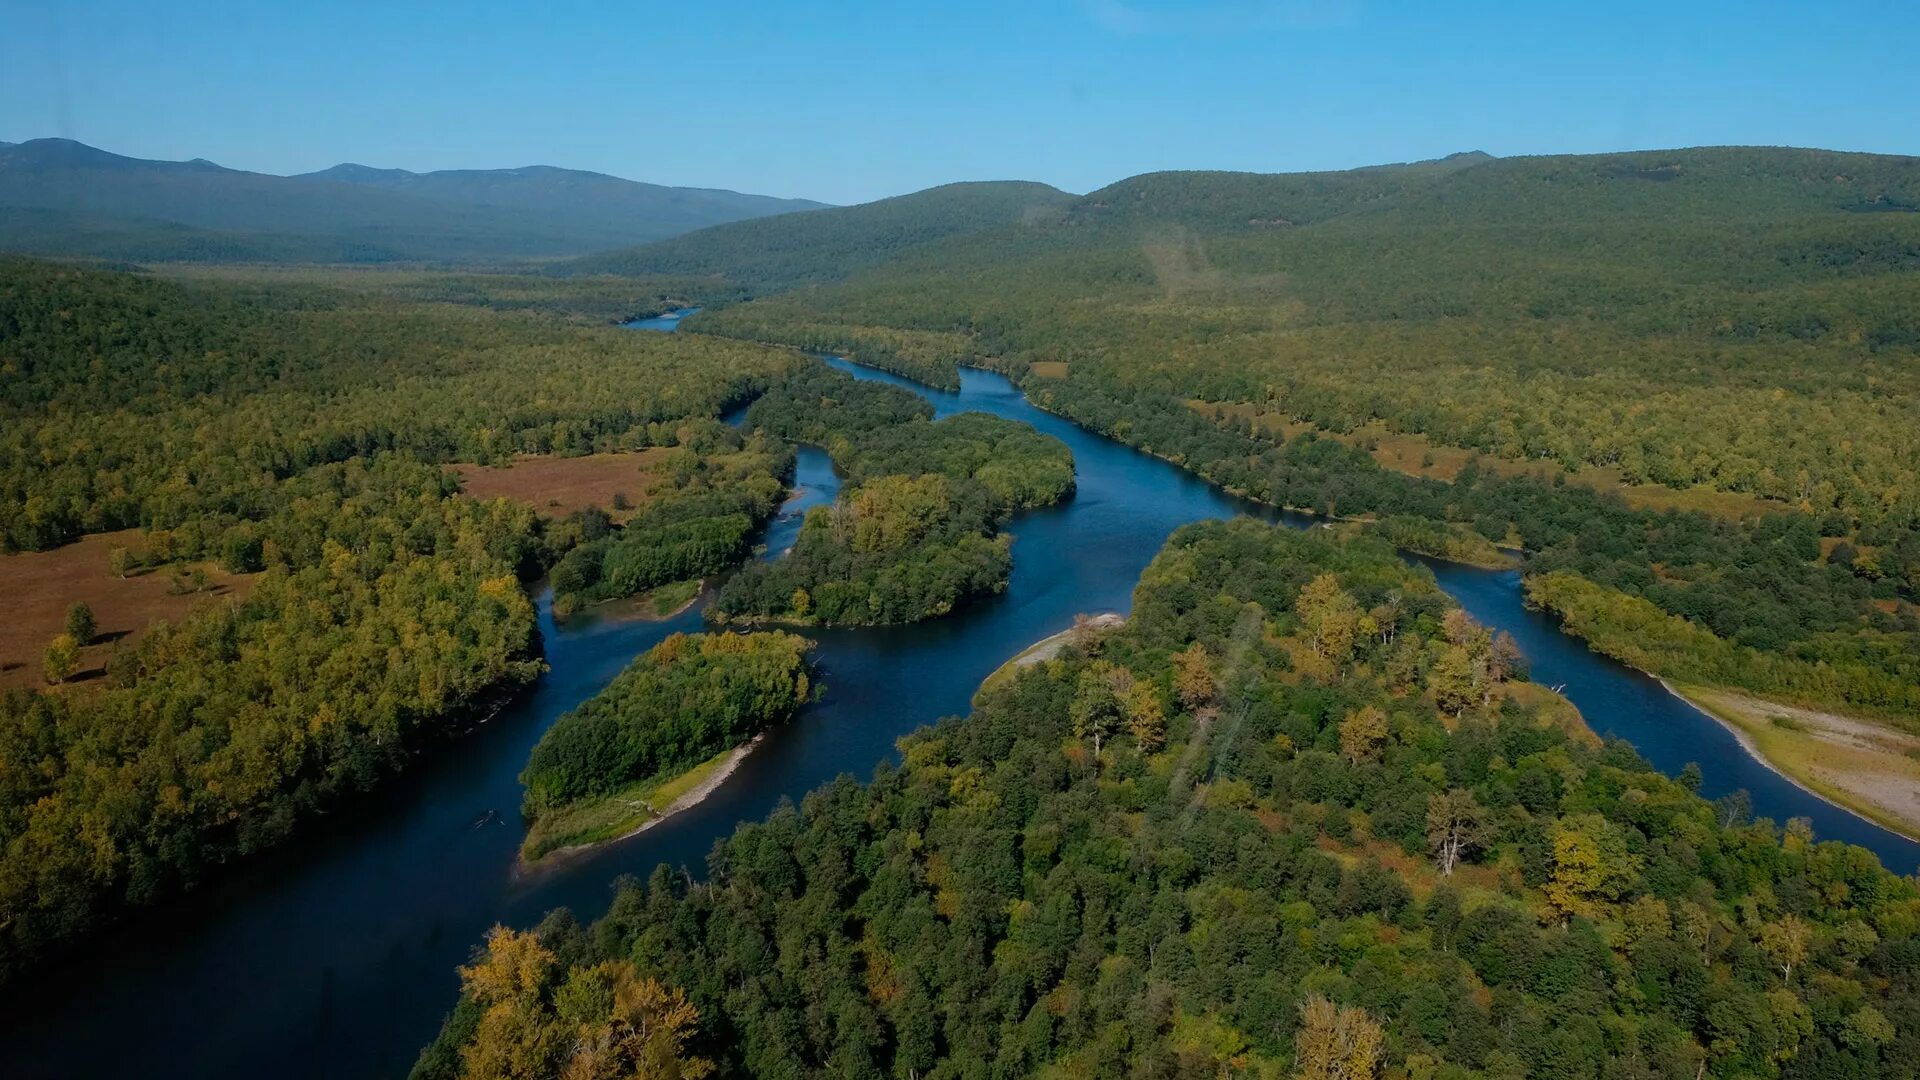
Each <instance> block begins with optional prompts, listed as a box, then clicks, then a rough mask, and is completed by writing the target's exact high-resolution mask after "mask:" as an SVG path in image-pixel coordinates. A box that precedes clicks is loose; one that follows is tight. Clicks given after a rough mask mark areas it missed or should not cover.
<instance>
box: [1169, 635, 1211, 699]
mask: <svg viewBox="0 0 1920 1080" xmlns="http://www.w3.org/2000/svg"><path fill="white" fill-rule="evenodd" d="M1173 692H1174V695H1175V696H1176V697H1178V698H1179V699H1180V706H1181V708H1184V709H1186V710H1187V711H1188V712H1196V711H1198V710H1200V709H1203V708H1205V707H1206V706H1208V705H1211V704H1213V698H1214V694H1215V688H1214V678H1213V662H1212V661H1211V660H1210V659H1209V658H1208V657H1207V649H1206V646H1204V645H1202V644H1200V643H1199V642H1197V641H1196V642H1194V643H1193V644H1191V645H1189V646H1187V647H1186V648H1185V649H1183V650H1181V651H1180V652H1177V653H1174V654H1173Z"/></svg>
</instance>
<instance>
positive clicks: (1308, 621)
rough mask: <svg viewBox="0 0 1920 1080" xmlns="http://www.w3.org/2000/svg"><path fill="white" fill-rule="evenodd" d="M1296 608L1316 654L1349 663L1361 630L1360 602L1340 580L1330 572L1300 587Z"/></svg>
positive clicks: (1337, 661)
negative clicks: (1358, 602) (1356, 637)
mask: <svg viewBox="0 0 1920 1080" xmlns="http://www.w3.org/2000/svg"><path fill="white" fill-rule="evenodd" d="M1294 610H1295V611H1296V612H1298V613H1299V615H1300V622H1301V625H1302V626H1303V627H1304V628H1305V629H1306V632H1307V640H1308V641H1310V642H1311V643H1312V645H1313V653H1314V655H1315V656H1318V657H1320V658H1321V659H1323V660H1326V661H1329V662H1330V663H1333V664H1335V665H1339V664H1344V663H1346V661H1347V659H1348V658H1349V657H1351V656H1352V655H1353V646H1354V639H1355V636H1356V635H1357V634H1358V633H1359V631H1360V605H1359V604H1357V603H1355V602H1354V599H1353V597H1352V596H1351V595H1350V594H1349V593H1348V592H1347V591H1346V590H1345V589H1343V588H1341V587H1340V579H1339V578H1338V577H1336V576H1335V575H1333V574H1331V573H1328V574H1321V575H1320V576H1319V577H1316V578H1314V579H1313V580H1312V581H1309V582H1307V583H1306V584H1305V585H1303V586H1301V587H1300V595H1299V597H1298V598H1296V599H1295V601H1294Z"/></svg>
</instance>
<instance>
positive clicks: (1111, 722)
mask: <svg viewBox="0 0 1920 1080" xmlns="http://www.w3.org/2000/svg"><path fill="white" fill-rule="evenodd" d="M1116 684H1120V685H1124V686H1125V687H1126V689H1127V690H1131V689H1132V687H1133V673H1132V672H1129V671H1127V669H1125V668H1121V667H1115V666H1114V665H1113V664H1111V663H1108V662H1107V661H1105V660H1095V661H1094V662H1093V663H1091V664H1089V665H1087V668H1086V670H1084V671H1082V672H1081V673H1080V677H1079V679H1078V680H1076V681H1075V683H1074V688H1073V700H1072V701H1070V702H1069V703H1068V705H1067V710H1068V714H1069V715H1070V716H1071V717H1072V719H1073V734H1074V737H1075V738H1077V739H1086V740H1088V741H1090V742H1092V743H1093V753H1094V756H1096V757H1098V756H1099V754H1100V748H1101V746H1102V744H1104V743H1105V742H1106V739H1107V736H1109V735H1111V734H1112V733H1113V729H1114V728H1115V727H1116V726H1117V725H1118V724H1119V722H1120V696H1119V694H1118V693H1116V692H1115V687H1116Z"/></svg>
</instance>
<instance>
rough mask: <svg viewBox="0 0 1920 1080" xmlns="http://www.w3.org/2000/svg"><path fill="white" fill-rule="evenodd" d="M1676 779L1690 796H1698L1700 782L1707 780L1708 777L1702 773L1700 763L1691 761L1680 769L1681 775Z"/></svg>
mask: <svg viewBox="0 0 1920 1080" xmlns="http://www.w3.org/2000/svg"><path fill="white" fill-rule="evenodd" d="M1676 779H1678V780H1679V781H1680V786H1681V787H1683V788H1686V789H1687V791H1688V792H1689V793H1690V794H1696V795H1697V794H1699V792H1700V782H1701V781H1702V780H1705V779H1706V775H1705V774H1704V773H1702V772H1701V771H1700V763H1699V762H1697V761H1689V762H1687V763H1686V764H1685V765H1683V766H1681V767H1680V775H1679V776H1678V777H1677V778H1676Z"/></svg>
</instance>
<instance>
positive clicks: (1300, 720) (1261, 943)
mask: <svg viewBox="0 0 1920 1080" xmlns="http://www.w3.org/2000/svg"><path fill="white" fill-rule="evenodd" d="M1511 659H1512V653H1511V651H1510V648H1509V647H1508V646H1507V645H1506V644H1504V643H1502V642H1500V641H1498V640H1495V639H1491V638H1489V636H1488V633H1487V631H1486V630H1485V629H1484V628H1481V627H1479V626H1477V625H1476V624H1474V623H1473V621H1472V620H1471V619H1470V618H1467V617H1466V616H1465V615H1464V614H1463V613H1461V612H1460V611H1459V610H1458V609H1457V608H1455V607H1454V606H1453V605H1452V603H1451V601H1449V600H1448V599H1447V598H1446V597H1445V595H1444V594H1442V593H1440V592H1439V590H1438V589H1437V588H1436V587H1435V585H1434V583H1433V581H1432V579H1431V577H1430V576H1429V575H1428V574H1426V573H1425V572H1424V571H1421V570H1417V569H1412V568H1409V567H1408V566H1407V565H1405V564H1404V563H1402V562H1401V561H1400V560H1398V559H1397V558H1395V557H1394V555H1393V553H1392V552H1391V550H1390V549H1388V548H1386V547H1385V546H1384V545H1382V544H1380V543H1378V542H1377V541H1368V540H1342V539H1340V538H1336V537H1333V536H1329V535H1327V534H1325V533H1324V532H1323V531H1315V532H1310V533H1296V532H1290V531H1288V530H1285V529H1280V528H1272V527H1268V526H1265V525H1262V524H1259V523H1257V522H1253V521H1249V520H1245V519H1242V520H1240V521H1236V522H1231V523H1205V524H1200V525H1193V526H1188V527H1186V528H1184V529H1182V530H1180V531H1179V532H1177V533H1176V534H1175V535H1174V537H1173V538H1172V539H1171V540H1170V541H1169V542H1168V544H1167V546H1166V548H1165V549H1164V550H1163V551H1162V552H1161V554H1160V556H1159V557H1158V558H1157V559H1156V560H1155V562H1154V563H1153V565H1152V566H1150V567H1149V568H1148V570H1147V571H1146V573H1145V574H1144V575H1143V576H1142V579H1141V582H1140V585H1139V588H1138V590H1137V592H1136V595H1135V600H1134V615H1133V617H1132V619H1131V620H1130V622H1129V623H1128V625H1127V626H1126V628H1125V629H1124V630H1122V631H1119V632H1117V633H1114V634H1111V635H1108V636H1104V637H1098V638H1095V639H1092V640H1091V641H1089V642H1088V643H1087V645H1086V646H1085V647H1083V648H1075V649H1071V650H1069V651H1068V652H1067V653H1066V654H1065V655H1064V656H1062V657H1060V658H1058V659H1056V660H1053V661H1050V662H1047V663H1045V664H1041V665H1035V666H1033V667H1030V668H1027V669H1025V670H1024V671H1023V673H1022V674H1021V675H1020V676H1019V677H1018V678H1017V679H1015V680H1013V681H1012V682H1011V683H1010V684H1009V685H1007V686H1005V687H1003V688H1000V689H997V690H994V691H991V692H989V693H988V694H987V695H986V696H985V697H984V698H983V699H982V700H981V701H980V703H979V704H978V706H977V707H976V709H975V711H974V713H973V714H972V715H971V716H969V717H966V718H964V719H952V720H948V721H945V722H943V723H941V724H940V725H938V726H936V727H934V728H931V729H926V730H923V731H921V732H919V733H917V734H915V735H913V736H910V737H909V738H908V739H907V740H905V741H904V743H903V746H902V752H903V756H904V761H903V762H902V763H901V764H899V765H897V766H896V765H892V764H883V765H882V766H881V767H880V769H879V770H878V771H877V772H876V774H875V776H874V778H873V780H872V781H871V782H870V783H868V784H865V785H861V784H856V783H854V782H853V781H851V780H847V779H842V780H840V781H838V782H835V783H833V784H830V785H828V786H826V787H824V788H822V789H820V790H818V791H816V792H814V793H813V794H812V795H810V796H809V797H808V798H807V799H806V800H805V802H804V803H803V805H802V806H800V807H798V808H795V807H791V806H788V807H785V808H783V809H781V810H779V811H778V812H776V813H775V814H774V815H773V816H772V817H770V818H769V819H768V820H766V821H765V822H762V823H756V824H751V825H746V826H743V827H742V828H740V829H739V830H738V831H737V832H736V833H735V834H734V835H733V836H732V837H731V838H729V839H727V840H725V841H724V842H722V843H721V844H720V845H718V846H717V847H716V849H715V850H714V852H713V854H712V856H711V857H710V859H709V864H708V866H709V879H708V880H707V881H705V882H703V883H700V884H689V882H688V880H687V879H686V878H685V877H684V876H681V875H678V874H673V873H669V872H668V871H667V870H666V869H665V868H662V869H661V870H660V871H659V872H658V873H656V874H655V875H654V876H653V877H652V879H651V880H650V881H649V882H648V883H647V884H646V885H645V886H641V885H639V884H637V883H630V884H629V885H628V886H627V887H625V888H624V889H623V890H622V891H621V892H620V894H619V896H618V897H617V898H616V900H615V902H614V905H613V908H612V910H611V912H610V913H609V914H608V915H607V916H606V917H605V918H604V919H603V920H601V921H600V922H599V923H598V924H596V925H595V926H594V927H593V928H591V929H590V930H584V931H583V930H582V929H581V928H580V927H579V926H578V925H577V924H576V923H575V922H573V920H572V919H571V917H570V916H568V915H567V914H566V913H565V912H559V913H555V914H554V915H551V916H549V917H548V919H547V920H546V921H545V922H543V923H542V924H541V926H540V927H539V928H538V929H537V930H536V931H535V932H534V933H532V934H529V935H515V934H511V933H509V932H506V931H497V932H496V934H495V936H494V937H492V938H491V939H490V945H489V947H488V948H486V949H483V950H482V951H481V952H479V953H478V954H477V956H476V960H475V965H474V967H472V968H469V969H465V970H466V971H467V973H468V977H467V983H466V986H467V989H466V992H465V993H464V994H463V995H462V997H461V999H460V1001H459V1004H458V1005H457V1007H456V1008H455V1009H454V1010H453V1012H452V1013H451V1014H450V1016H449V1018H448V1020H447V1022H446V1024H445V1026H444V1027H443V1029H442V1031H441V1033H440V1036H439V1038H438V1039H436V1041H435V1042H434V1043H433V1044H432V1045H431V1046H429V1047H428V1048H427V1049H426V1050H425V1051H424V1052H423V1054H422V1056H421V1058H420V1061H419V1064H418V1065H417V1066H416V1069H415V1072H414V1075H415V1077H416V1078H418V1080H437V1078H442V1077H493V1076H505V1075H514V1076H524V1077H551V1076H560V1075H562V1074H563V1071H564V1075H567V1076H600V1075H608V1076H611V1075H613V1074H612V1073H610V1072H607V1073H602V1072H595V1071H592V1068H591V1066H592V1062H591V1061H583V1060H581V1059H580V1058H579V1051H578V1050H577V1049H576V1047H578V1046H579V1045H581V1044H579V1043H576V1042H574V1041H572V1040H570V1039H568V1038H567V1037H565V1034H564V1033H565V1032H568V1031H572V1030H576V1028H575V1026H574V1025H584V1026H582V1027H580V1028H578V1030H583V1031H584V1030H596V1029H597V1027H599V1026H604V1025H606V1024H608V1023H610V1022H612V1021H613V1020H614V1019H617V1017H614V1016H613V1015H612V1014H611V1013H610V1006H608V1005H607V1004H606V1001H607V1000H608V999H607V997H606V996H605V995H601V996H599V997H590V996H585V995H584V993H583V990H584V987H586V986H591V985H594V983H593V982H592V980H595V979H600V980H605V979H607V978H612V977H614V976H615V975H617V976H618V977H620V978H624V979H632V980H646V981H647V982H648V983H649V984H651V985H653V986H655V987H656V988H657V989H656V993H657V995H658V996H660V997H662V998H663V999H670V1000H673V1001H675V1002H677V1003H679V1004H680V1005H681V1006H683V1009H682V1011H681V1012H680V1014H679V1020H680V1022H679V1023H678V1024H677V1025H675V1026H674V1027H673V1031H674V1033H675V1041H674V1043H673V1045H672V1047H671V1049H672V1055H671V1057H672V1059H673V1060H675V1061H684V1062H686V1063H689V1064H691V1065H692V1066H693V1067H694V1068H695V1069H696V1070H698V1069H705V1068H713V1069H715V1070H716V1071H717V1072H718V1073H719V1074H721V1075H802V1074H809V1073H815V1072H822V1073H831V1074H833V1075H837V1076H855V1077H857V1076H873V1077H880V1076H924V1077H949V1076H951V1077H974V1076H979V1077H985V1076H991V1075H1038V1076H1061V1077H1065V1076H1101V1077H1106V1076H1115V1077H1120V1076H1139V1075H1165V1076H1218V1075H1229V1074H1236V1075H1237V1074H1247V1075H1262V1076H1265V1075H1272V1076H1283V1075H1285V1076H1304V1077H1315V1078H1319V1077H1325V1078H1333V1077H1349V1078H1354V1077H1373V1076H1376V1075H1381V1074H1382V1072H1383V1071H1385V1073H1386V1074H1387V1075H1396V1076H1418V1077H1446V1078H1450V1080H1452V1078H1458V1080H1467V1078H1477V1077H1512V1078H1519V1077H1534V1076H1559V1077H1574V1078H1595V1080H1597V1078H1600V1077H1609V1078H1611V1077H1636V1078H1638V1077H1647V1078H1661V1077H1670V1078H1672V1080H1697V1078H1698V1077H1700V1076H1714V1077H1727V1078H1732V1077H1773V1076H1795V1077H1800V1076H1804V1077H1815V1076H1821V1077H1825V1076H1847V1077H1863V1078H1864V1077H1880V1076H1886V1077H1894V1076H1911V1075H1912V1066H1913V1062H1915V1061H1920V1026H1916V1024H1917V1023H1920V936H1917V935H1920V893H1917V892H1916V887H1915V884H1914V882H1913V880H1912V879H1910V878H1898V877H1895V876H1893V875H1892V874H1889V873H1888V872H1887V871H1886V870H1884V869H1882V868H1881V867H1880V865H1879V863H1878V861H1877V860H1876V859H1875V858H1874V857H1873V856H1872V854H1871V853H1869V852H1867V851H1865V850H1863V849H1860V848H1855V847H1850V846H1847V845H1843V844H1838V843H1817V844H1816V843H1813V842H1812V841H1811V840H1810V838H1809V834H1808V832H1807V830H1806V829H1805V828H1804V826H1803V823H1789V824H1788V825H1787V827H1786V829H1785V830H1784V833H1783V832H1782V830H1780V829H1779V828H1778V827H1777V826H1776V825H1775V824H1773V823H1770V822H1757V823H1756V822H1749V821H1746V820H1745V819H1744V818H1743V817H1742V812H1741V810H1740V807H1739V806H1738V805H1737V804H1733V803H1728V804H1724V805H1716V804H1710V803H1708V802H1706V801H1704V800H1702V799H1700V798H1699V797H1698V796H1696V795H1695V794H1693V792H1692V790H1691V788H1690V783H1691V780H1690V779H1689V778H1687V777H1683V778H1682V779H1681V780H1679V781H1676V780H1673V779H1669V778H1667V777H1665V776H1662V775H1660V774H1659V773H1657V772H1655V771H1653V770H1652V769H1651V768H1650V767H1648V766H1647V764H1646V763H1645V762H1644V761H1642V760H1641V759H1640V758H1639V757H1638V756H1637V755H1636V754H1635V753H1634V752H1633V751H1632V749H1631V747H1629V746H1627V745H1626V744H1624V743H1620V742H1617V741H1615V742H1608V743H1605V744H1601V743H1598V742H1597V741H1594V740H1592V739H1591V737H1590V736H1584V733H1582V734H1583V737H1577V738H1576V737H1573V736H1572V734H1570V733H1569V732H1567V731H1566V730H1565V729H1564V728H1562V727H1559V726H1556V725H1554V724H1552V723H1548V722H1545V721H1544V720H1543V718H1542V716H1541V715H1539V714H1537V713H1536V712H1535V711H1534V710H1535V706H1533V705H1528V704H1522V702H1525V701H1531V700H1537V698H1538V694H1537V693H1528V694H1521V693H1519V692H1518V687H1519V686H1520V685H1521V684H1520V683H1519V682H1518V681H1517V680H1519V679H1521V678H1523V676H1522V675H1521V673H1520V672H1519V671H1517V670H1516V669H1515V668H1514V667H1513V666H1512V663H1511ZM506 964H512V965H514V966H515V970H520V971H525V972H528V973H529V974H528V977H527V978H525V979H524V980H522V981H520V982H518V983H517V984H515V988H514V989H513V990H512V991H511V992H507V991H504V990H502V989H501V988H500V987H499V985H498V984H497V983H491V982H489V981H487V980H486V979H484V978H479V977H477V973H481V972H484V971H485V970H487V969H488V968H489V967H492V966H500V965H506ZM680 994H684V1000H681V999H680V998H679V997H678V996H676V995H680ZM596 1001H597V1002H600V1004H597V1005H595V1004H591V1003H592V1002H596ZM505 1062H513V1063H514V1064H513V1065H512V1067H511V1068H510V1069H508V1068H505V1067H504V1063H505Z"/></svg>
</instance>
